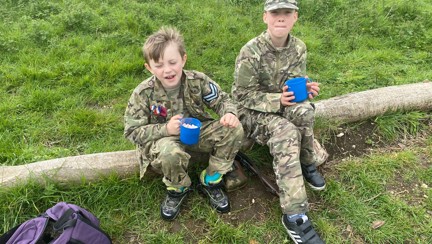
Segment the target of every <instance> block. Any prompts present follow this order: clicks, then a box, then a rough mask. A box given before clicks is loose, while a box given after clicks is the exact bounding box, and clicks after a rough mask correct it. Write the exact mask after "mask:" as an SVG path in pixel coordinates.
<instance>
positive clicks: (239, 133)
mask: <svg viewBox="0 0 432 244" xmlns="http://www.w3.org/2000/svg"><path fill="white" fill-rule="evenodd" d="M242 139H243V128H242V127H241V126H238V127H236V128H228V127H224V126H222V125H221V124H220V123H219V121H212V122H208V123H205V124H204V125H203V126H202V127H201V135H200V142H199V145H198V150H200V149H201V150H203V151H208V152H210V158H209V165H208V167H207V169H206V170H204V171H203V172H202V173H201V175H200V182H201V188H200V189H201V190H202V192H203V193H204V194H205V195H206V196H207V197H209V200H210V205H211V206H212V207H214V208H216V210H217V211H219V212H222V213H224V212H228V211H229V210H230V205H229V200H228V196H227V195H226V194H225V192H224V191H223V181H222V176H223V175H224V174H225V173H227V172H228V171H230V170H231V169H232V165H233V162H234V158H235V156H236V154H237V152H238V150H239V149H240V147H241V142H242Z"/></svg>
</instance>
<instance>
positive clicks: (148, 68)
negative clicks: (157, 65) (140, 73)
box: [144, 63, 153, 74]
mask: <svg viewBox="0 0 432 244" xmlns="http://www.w3.org/2000/svg"><path fill="white" fill-rule="evenodd" d="M144 67H145V68H146V69H147V70H148V71H149V72H150V73H152V74H153V71H152V69H151V67H150V65H149V64H148V63H144Z"/></svg>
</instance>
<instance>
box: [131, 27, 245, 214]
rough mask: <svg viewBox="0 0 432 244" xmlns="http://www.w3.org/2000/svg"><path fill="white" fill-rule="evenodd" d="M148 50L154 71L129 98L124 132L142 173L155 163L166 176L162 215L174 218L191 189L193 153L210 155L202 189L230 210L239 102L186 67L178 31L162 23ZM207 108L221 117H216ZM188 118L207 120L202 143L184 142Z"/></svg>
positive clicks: (147, 61)
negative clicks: (227, 185) (228, 182)
mask: <svg viewBox="0 0 432 244" xmlns="http://www.w3.org/2000/svg"><path fill="white" fill-rule="evenodd" d="M143 54H144V60H145V64H144V65H145V67H146V69H147V70H148V71H150V73H152V74H153V75H152V76H151V77H150V78H148V79H146V80H144V81H143V82H141V84H139V85H138V86H137V87H136V88H135V90H134V91H133V93H132V95H131V97H130V99H129V102H128V106H127V108H126V112H125V116H124V119H125V129H124V135H125V137H126V138H127V139H129V140H130V141H132V142H133V143H135V144H136V145H137V154H138V159H139V163H140V175H141V177H143V176H144V173H145V172H146V169H147V166H149V165H151V166H152V167H153V168H154V169H156V170H157V171H160V172H162V173H163V175H164V176H163V179H162V181H163V182H164V183H165V185H166V187H167V195H166V197H165V199H164V200H163V202H162V203H161V206H160V211H161V216H162V218H164V219H166V220H172V219H174V218H175V217H176V216H177V215H178V213H179V211H180V205H181V203H182V202H183V200H184V199H185V197H186V195H187V194H188V192H189V191H190V187H191V179H190V178H189V175H188V164H189V159H190V157H191V156H190V154H189V153H188V152H190V151H195V152H204V153H208V154H209V156H210V159H209V163H208V167H207V168H206V169H205V170H203V171H202V172H201V174H200V185H199V186H200V190H201V191H202V192H203V193H204V194H205V195H207V196H208V197H209V199H210V204H211V206H212V207H214V208H215V209H216V210H217V211H218V212H222V213H224V212H228V211H230V204H229V200H228V196H227V195H226V194H225V193H224V191H223V189H222V182H223V181H222V176H223V175H224V174H225V173H227V172H228V171H229V170H231V167H232V163H233V160H234V157H235V155H236V154H237V151H238V150H239V148H240V147H241V141H242V138H243V128H242V126H241V124H240V121H239V120H238V118H237V117H236V114H237V109H236V106H235V105H234V104H233V103H232V101H231V99H230V98H229V95H228V94H226V93H224V92H223V91H222V90H221V88H220V86H219V85H218V84H217V83H216V82H214V81H213V80H211V79H210V78H209V77H208V76H206V75H205V74H203V73H201V72H198V71H188V70H183V67H184V65H185V63H186V58H187V56H186V50H185V46H184V42H183V38H182V36H181V34H180V33H179V32H178V31H177V30H176V29H174V28H171V27H162V28H161V29H160V30H159V31H157V32H156V33H154V34H152V35H151V36H150V37H149V38H148V39H147V41H146V42H145V44H144V46H143ZM206 108H209V109H212V110H213V111H214V112H216V113H217V114H218V115H219V116H220V117H221V118H220V119H219V120H215V119H213V118H212V116H211V115H210V114H209V113H208V112H207V111H206V110H205V109H206ZM182 117H194V118H197V119H199V120H200V121H201V130H200V137H199V142H198V143H197V144H195V145H184V144H182V143H181V142H180V141H179V133H180V126H181V124H180V123H181V122H180V119H181V118H182Z"/></svg>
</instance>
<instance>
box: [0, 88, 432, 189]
mask: <svg viewBox="0 0 432 244" xmlns="http://www.w3.org/2000/svg"><path fill="white" fill-rule="evenodd" d="M315 106H316V117H317V118H323V119H326V120H330V121H337V122H354V121H361V120H365V119H367V118H371V117H375V116H378V115H382V114H385V113H388V112H395V111H413V110H418V111H430V110H432V82H429V81H425V82H421V83H415V84H408V85H400V86H390V87H384V88H378V89H373V90H368V91H362V92H357V93H351V94H347V95H343V96H338V97H334V98H330V99H327V100H322V101H318V102H316V103H315ZM138 170H139V165H138V161H137V159H136V155H135V150H129V151H118V152H107V153H96V154H88V155H80V156H72V157H65V158H58V159H52V160H46V161H40V162H35V163H30V164H26V165H18V166H0V187H6V186H13V185H16V184H18V183H25V182H27V181H28V180H30V179H32V180H34V181H36V182H38V183H44V182H50V181H54V182H59V183H74V182H75V183H76V182H80V181H83V180H85V181H95V180H97V179H99V178H100V177H101V176H107V175H110V174H113V173H115V174H116V175H118V176H120V177H128V176H131V175H134V174H136V173H137V172H138Z"/></svg>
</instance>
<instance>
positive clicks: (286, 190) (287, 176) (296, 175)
mask: <svg viewBox="0 0 432 244" xmlns="http://www.w3.org/2000/svg"><path fill="white" fill-rule="evenodd" d="M284 120H285V119H280V120H278V119H275V120H274V121H273V122H272V123H270V124H269V132H270V134H271V137H270V139H269V141H268V142H267V145H268V146H269V148H270V152H271V154H272V155H273V167H274V169H275V175H276V183H277V184H278V186H279V200H280V204H281V207H282V212H283V215H282V224H283V225H284V227H285V228H286V230H287V232H288V234H289V236H290V237H291V239H292V240H293V241H294V242H295V243H317V244H321V243H324V242H323V241H322V240H321V238H320V237H319V236H318V234H317V233H316V232H315V230H314V228H313V226H312V225H311V222H310V220H309V218H308V217H307V215H306V212H307V211H308V205H309V204H308V201H307V195H306V189H305V187H304V180H303V177H302V167H301V164H300V161H299V151H300V149H299V147H300V138H301V135H300V132H299V131H298V130H297V128H296V126H295V125H293V124H292V123H289V122H288V123H287V121H286V120H285V121H284ZM313 165H314V164H313Z"/></svg>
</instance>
